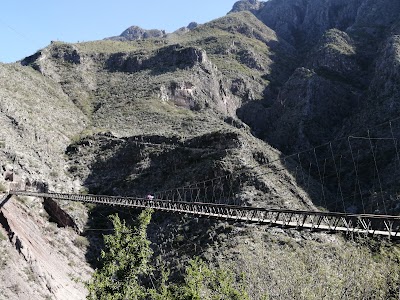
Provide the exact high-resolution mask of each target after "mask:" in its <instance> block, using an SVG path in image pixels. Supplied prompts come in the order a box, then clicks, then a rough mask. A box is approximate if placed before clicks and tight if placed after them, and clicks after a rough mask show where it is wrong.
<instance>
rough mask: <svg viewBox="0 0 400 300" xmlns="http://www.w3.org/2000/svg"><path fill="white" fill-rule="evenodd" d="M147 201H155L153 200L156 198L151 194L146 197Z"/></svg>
mask: <svg viewBox="0 0 400 300" xmlns="http://www.w3.org/2000/svg"><path fill="white" fill-rule="evenodd" d="M146 199H147V200H153V199H154V196H153V195H151V194H148V195H147V196H146Z"/></svg>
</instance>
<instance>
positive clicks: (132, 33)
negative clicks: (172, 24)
mask: <svg viewBox="0 0 400 300" xmlns="http://www.w3.org/2000/svg"><path fill="white" fill-rule="evenodd" d="M164 37H166V32H165V30H158V29H143V28H140V27H139V26H131V27H129V28H128V29H126V30H124V31H123V32H122V33H121V35H119V36H113V37H110V38H106V40H113V41H135V40H143V39H150V38H164Z"/></svg>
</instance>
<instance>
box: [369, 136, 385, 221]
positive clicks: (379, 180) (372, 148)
mask: <svg viewBox="0 0 400 300" xmlns="http://www.w3.org/2000/svg"><path fill="white" fill-rule="evenodd" d="M367 133H368V137H370V132H369V129H368V131H367ZM369 144H370V146H371V152H372V157H373V159H374V165H375V170H376V175H377V178H378V183H379V187H380V192H381V198H382V203H383V208H384V210H385V214H387V209H386V203H385V198H384V197H383V188H382V182H381V177H380V175H379V170H378V165H377V163H376V156H375V152H374V147H373V145H372V140H371V139H370V140H369Z"/></svg>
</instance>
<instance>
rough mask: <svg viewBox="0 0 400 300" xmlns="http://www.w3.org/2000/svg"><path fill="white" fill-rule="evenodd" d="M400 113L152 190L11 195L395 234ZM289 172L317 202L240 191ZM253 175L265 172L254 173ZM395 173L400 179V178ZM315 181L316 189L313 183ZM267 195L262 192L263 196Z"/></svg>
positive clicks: (399, 226) (398, 233)
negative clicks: (289, 204)
mask: <svg viewBox="0 0 400 300" xmlns="http://www.w3.org/2000/svg"><path fill="white" fill-rule="evenodd" d="M399 138H400V117H398V118H396V119H392V120H390V121H387V122H384V123H382V124H379V125H377V126H375V127H374V128H369V129H367V130H364V131H360V132H357V133H355V134H352V135H348V136H346V137H343V138H340V139H337V140H335V141H330V142H327V143H325V144H322V145H320V146H317V147H314V148H311V149H307V150H304V151H301V152H298V153H294V154H291V155H287V156H281V157H279V158H278V159H276V160H272V161H269V162H265V163H260V164H259V165H257V166H255V167H252V168H245V169H242V170H238V171H236V172H232V173H230V174H227V175H221V176H218V177H214V178H211V179H205V180H203V181H197V182H194V183H191V184H187V185H185V186H182V187H179V188H172V189H169V190H164V191H156V192H154V194H153V196H152V197H151V198H146V197H120V196H106V195H81V194H66V193H52V192H36V191H29V190H25V189H22V188H18V187H17V186H16V187H14V188H10V191H9V194H10V195H19V196H33V197H43V198H52V199H59V200H67V201H79V202H84V203H94V204H102V205H110V206H121V207H127V208H152V209H154V210H158V211H165V212H171V213H183V214H189V215H194V216H203V217H209V218H216V219H226V220H233V221H237V222H253V223H258V224H268V225H272V226H281V227H284V228H296V229H311V230H323V231H329V232H347V233H360V234H367V235H381V236H387V237H389V238H398V237H400V215H399V211H400V196H399V195H400V181H399V180H397V178H400V151H399V145H398V140H399ZM279 172H282V175H285V176H286V175H287V174H290V176H292V177H293V178H294V180H295V182H296V185H297V186H299V187H301V188H302V189H303V190H305V191H306V192H309V193H311V191H312V190H316V189H317V190H318V189H319V194H318V192H317V193H315V192H313V193H314V195H313V196H312V198H313V204H314V206H313V207H315V206H320V207H325V208H326V209H328V212H326V211H317V210H316V209H312V208H311V209H309V210H308V209H307V208H305V209H303V210H301V209H300V210H299V209H279V208H265V207H263V208H261V207H256V206H257V205H255V206H254V205H253V206H249V205H247V204H246V203H245V202H243V201H242V200H241V198H240V197H238V194H240V192H241V190H242V188H243V185H244V184H245V185H249V184H252V183H251V182H250V183H249V176H250V175H249V174H252V175H251V176H253V177H257V176H268V174H271V173H279ZM252 180H253V181H256V180H259V182H261V181H262V179H257V178H252ZM398 181H399V183H398ZM312 187H313V189H312ZM266 201H267V200H266Z"/></svg>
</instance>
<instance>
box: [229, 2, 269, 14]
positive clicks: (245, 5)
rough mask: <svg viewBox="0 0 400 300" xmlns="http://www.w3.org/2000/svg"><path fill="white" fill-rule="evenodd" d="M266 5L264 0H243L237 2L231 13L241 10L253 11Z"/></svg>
mask: <svg viewBox="0 0 400 300" xmlns="http://www.w3.org/2000/svg"><path fill="white" fill-rule="evenodd" d="M264 5H265V3H264V2H261V1H258V0H241V1H238V2H236V3H235V4H234V5H233V7H232V10H231V11H230V13H233V12H240V11H251V12H253V13H255V12H257V11H259V10H260V9H261V8H263V7H264Z"/></svg>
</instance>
